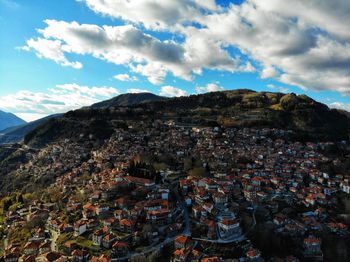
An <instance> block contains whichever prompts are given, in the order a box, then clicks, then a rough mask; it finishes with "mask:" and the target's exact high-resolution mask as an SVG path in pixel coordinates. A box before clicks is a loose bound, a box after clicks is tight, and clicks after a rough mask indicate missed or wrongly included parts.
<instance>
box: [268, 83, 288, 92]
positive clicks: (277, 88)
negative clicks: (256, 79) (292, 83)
mask: <svg viewBox="0 0 350 262" xmlns="http://www.w3.org/2000/svg"><path fill="white" fill-rule="evenodd" d="M267 87H268V88H269V89H272V90H273V91H274V92H281V93H288V92H289V89H288V88H287V87H284V86H276V85H273V84H268V85H267Z"/></svg>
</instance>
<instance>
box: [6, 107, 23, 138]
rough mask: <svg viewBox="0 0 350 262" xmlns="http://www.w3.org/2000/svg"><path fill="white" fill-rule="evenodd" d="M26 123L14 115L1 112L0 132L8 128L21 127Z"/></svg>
mask: <svg viewBox="0 0 350 262" xmlns="http://www.w3.org/2000/svg"><path fill="white" fill-rule="evenodd" d="M25 123H26V121H24V120H23V119H21V118H19V117H17V116H16V115H14V114H12V113H6V112H4V111H0V130H3V129H6V128H8V127H13V126H19V125H22V124H25ZM0 133H1V132H0Z"/></svg>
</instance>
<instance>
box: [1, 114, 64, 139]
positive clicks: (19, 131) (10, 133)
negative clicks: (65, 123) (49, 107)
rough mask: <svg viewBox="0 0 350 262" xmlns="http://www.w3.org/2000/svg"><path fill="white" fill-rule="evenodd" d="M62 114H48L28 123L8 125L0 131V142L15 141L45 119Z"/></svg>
mask: <svg viewBox="0 0 350 262" xmlns="http://www.w3.org/2000/svg"><path fill="white" fill-rule="evenodd" d="M62 115H63V114H55V115H50V116H47V117H44V118H41V119H38V120H35V121H32V122H29V123H25V124H22V125H19V126H14V127H9V128H6V129H4V130H2V131H1V132H0V144H9V143H17V142H20V141H22V140H23V138H24V136H25V135H26V134H28V133H29V132H31V131H33V130H34V129H35V128H37V127H38V126H40V125H42V124H44V123H45V122H46V121H48V120H50V119H54V118H58V117H60V116H62Z"/></svg>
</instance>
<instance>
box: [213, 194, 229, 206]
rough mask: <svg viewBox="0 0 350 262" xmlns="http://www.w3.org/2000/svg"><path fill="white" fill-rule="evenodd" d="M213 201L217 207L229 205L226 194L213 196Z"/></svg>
mask: <svg viewBox="0 0 350 262" xmlns="http://www.w3.org/2000/svg"><path fill="white" fill-rule="evenodd" d="M213 200H214V203H215V205H218V206H223V205H225V204H227V201H228V196H227V195H226V194H223V193H219V192H216V193H214V194H213Z"/></svg>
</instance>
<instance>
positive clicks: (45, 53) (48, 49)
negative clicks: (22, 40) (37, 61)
mask: <svg viewBox="0 0 350 262" xmlns="http://www.w3.org/2000/svg"><path fill="white" fill-rule="evenodd" d="M22 50H24V51H30V50H34V51H35V52H36V55H37V56H38V57H39V58H46V59H50V60H53V61H55V62H56V63H57V64H60V65H62V66H70V67H73V68H75V69H81V68H82V67H83V65H82V64H81V63H80V62H70V61H68V59H67V58H66V57H65V55H64V52H63V50H62V42H61V41H59V40H48V39H43V38H38V39H37V40H34V39H29V40H28V41H27V45H26V46H24V47H22Z"/></svg>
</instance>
